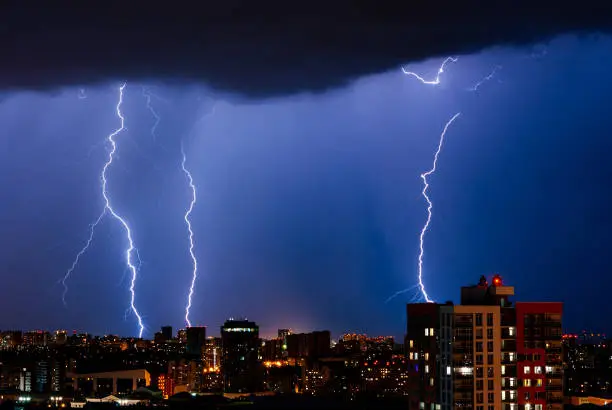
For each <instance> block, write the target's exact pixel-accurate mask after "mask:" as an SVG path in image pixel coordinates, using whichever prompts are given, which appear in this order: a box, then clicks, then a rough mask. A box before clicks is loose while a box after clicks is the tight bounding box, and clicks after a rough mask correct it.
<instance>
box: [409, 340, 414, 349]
mask: <svg viewBox="0 0 612 410" xmlns="http://www.w3.org/2000/svg"><path fill="white" fill-rule="evenodd" d="M413 347H414V340H411V341H410V348H411V349H412V348H413Z"/></svg>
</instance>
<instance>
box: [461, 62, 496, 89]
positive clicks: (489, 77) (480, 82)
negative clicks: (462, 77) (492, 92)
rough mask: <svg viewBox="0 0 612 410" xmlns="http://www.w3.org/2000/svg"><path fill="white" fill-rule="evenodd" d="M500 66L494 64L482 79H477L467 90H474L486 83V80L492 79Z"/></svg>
mask: <svg viewBox="0 0 612 410" xmlns="http://www.w3.org/2000/svg"><path fill="white" fill-rule="evenodd" d="M501 68H502V67H501V66H500V65H496V66H495V67H494V68H493V70H492V71H491V72H490V73H489V74H488V75H486V76H485V77H484V78H483V79H482V80H480V81H478V82H477V83H476V84H474V85H473V86H471V87H470V88H469V89H468V90H469V91H476V90H478V88H479V87H480V86H481V85H482V84H483V83H486V82H487V81H490V80H492V79H493V77H494V76H495V74H496V73H497V71H499V70H501Z"/></svg>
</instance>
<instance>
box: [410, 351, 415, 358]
mask: <svg viewBox="0 0 612 410" xmlns="http://www.w3.org/2000/svg"><path fill="white" fill-rule="evenodd" d="M410 360H414V353H413V352H410Z"/></svg>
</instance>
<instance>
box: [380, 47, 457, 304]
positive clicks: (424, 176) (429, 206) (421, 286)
mask: <svg viewBox="0 0 612 410" xmlns="http://www.w3.org/2000/svg"><path fill="white" fill-rule="evenodd" d="M457 60H458V59H457V58H455V57H447V58H446V59H444V61H443V62H442V64H441V65H440V67H438V72H437V74H436V77H435V78H434V79H433V80H426V79H425V78H424V77H423V76H421V75H419V74H417V73H415V72H413V71H408V70H406V68H404V67H402V72H403V73H404V74H406V75H408V76H412V77H414V78H416V79H417V80H419V81H420V82H421V83H423V84H426V85H438V84H440V77H441V76H442V74H443V73H444V68H445V67H446V65H447V64H448V63H456V62H457ZM458 116H459V113H457V114H455V115H454V116H453V117H452V118H451V119H450V120H449V121H448V122H447V123H446V125H445V126H444V130H443V131H442V134H441V135H440V141H439V143H438V149H437V150H436V153H435V156H434V161H433V167H432V168H431V169H430V170H429V171H427V172H425V173H424V174H421V179H422V180H423V183H424V187H423V191H422V192H421V193H422V195H423V197H424V198H425V200H426V201H427V221H426V222H425V225H424V226H423V229H422V230H421V234H420V235H419V257H418V279H419V280H418V284H417V285H414V286H411V287H409V288H407V289H404V290H400V291H398V292H395V293H394V294H393V295H391V296H390V297H389V298H387V300H386V302H385V303H387V302H389V301H390V300H391V299H393V298H395V297H396V296H399V295H401V294H404V293H408V292H410V291H414V290H415V289H418V290H419V291H420V295H419V294H417V295H414V296H413V297H412V299H411V300H412V301H418V300H421V297H422V298H424V299H425V301H427V302H432V300H431V299H430V298H429V295H428V294H427V291H426V290H425V285H424V283H423V255H424V253H425V250H424V247H423V240H424V238H425V233H426V232H427V229H428V228H429V224H430V222H431V210H432V209H433V204H432V202H431V200H430V199H429V197H428V196H427V189H428V188H429V185H428V183H427V177H428V176H429V175H431V174H433V173H434V172H435V171H436V165H437V162H438V156H439V155H440V151H441V150H442V145H443V144H444V136H445V135H446V130H447V129H448V127H449V126H450V125H451V124H452V123H453V121H455V119H457V117H458Z"/></svg>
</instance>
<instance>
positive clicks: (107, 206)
mask: <svg viewBox="0 0 612 410" xmlns="http://www.w3.org/2000/svg"><path fill="white" fill-rule="evenodd" d="M125 87H126V84H123V85H121V87H119V101H118V102H117V105H116V107H115V111H116V113H117V117H118V118H119V120H120V127H119V128H117V129H116V130H115V131H113V132H112V133H111V134H109V135H108V137H106V141H107V142H108V143H109V145H110V150H109V152H108V159H107V161H106V162H105V163H104V167H103V168H102V173H101V175H100V179H101V180H102V197H103V198H104V210H103V211H102V213H101V214H100V216H99V217H98V218H97V219H96V220H95V221H94V222H93V223H92V224H91V226H90V231H89V238H88V240H87V242H86V244H85V246H84V247H83V249H81V251H80V252H79V253H78V254H77V256H76V258H75V259H74V262H73V263H72V266H71V267H70V269H69V270H68V271H67V272H66V275H65V276H64V278H63V279H62V283H63V285H64V293H63V295H62V300H63V301H64V303H65V296H66V292H67V291H68V287H67V286H66V280H67V279H68V278H69V277H70V274H71V273H72V272H73V271H74V269H75V268H76V266H77V264H78V262H79V259H80V258H81V256H82V255H83V254H84V253H85V252H86V251H87V249H88V248H89V245H90V244H91V241H92V240H93V235H94V230H95V228H96V226H97V225H98V224H99V223H100V221H101V220H102V218H103V217H104V215H106V213H107V212H108V213H109V214H110V215H112V217H113V218H115V219H116V220H117V221H119V223H120V224H121V226H122V227H123V229H124V230H125V235H126V238H127V240H128V244H129V245H128V248H127V249H126V250H125V259H126V264H127V266H128V267H129V269H130V271H131V273H132V279H131V281H130V294H131V298H130V309H131V310H132V312H133V313H134V315H135V316H136V319H137V320H138V327H139V332H138V337H142V334H143V332H144V324H143V322H142V316H141V315H140V313H139V312H138V309H136V291H135V288H136V279H137V276H138V268H137V267H136V266H135V265H134V262H133V253H136V254H137V250H136V247H135V246H134V240H133V238H132V231H131V229H130V227H129V225H128V224H127V222H126V221H125V219H123V218H122V217H121V216H120V215H119V214H118V213H117V212H116V211H115V210H114V209H113V207H112V205H111V201H110V198H109V195H108V191H107V186H108V180H107V178H106V173H107V171H108V168H109V167H110V166H111V164H112V163H113V160H114V158H115V153H116V152H117V142H116V141H115V137H116V136H117V135H119V134H120V133H121V132H122V131H123V130H125V126H124V124H125V118H124V116H123V113H122V112H121V106H122V104H123V91H124V90H125ZM137 256H138V255H137Z"/></svg>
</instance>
